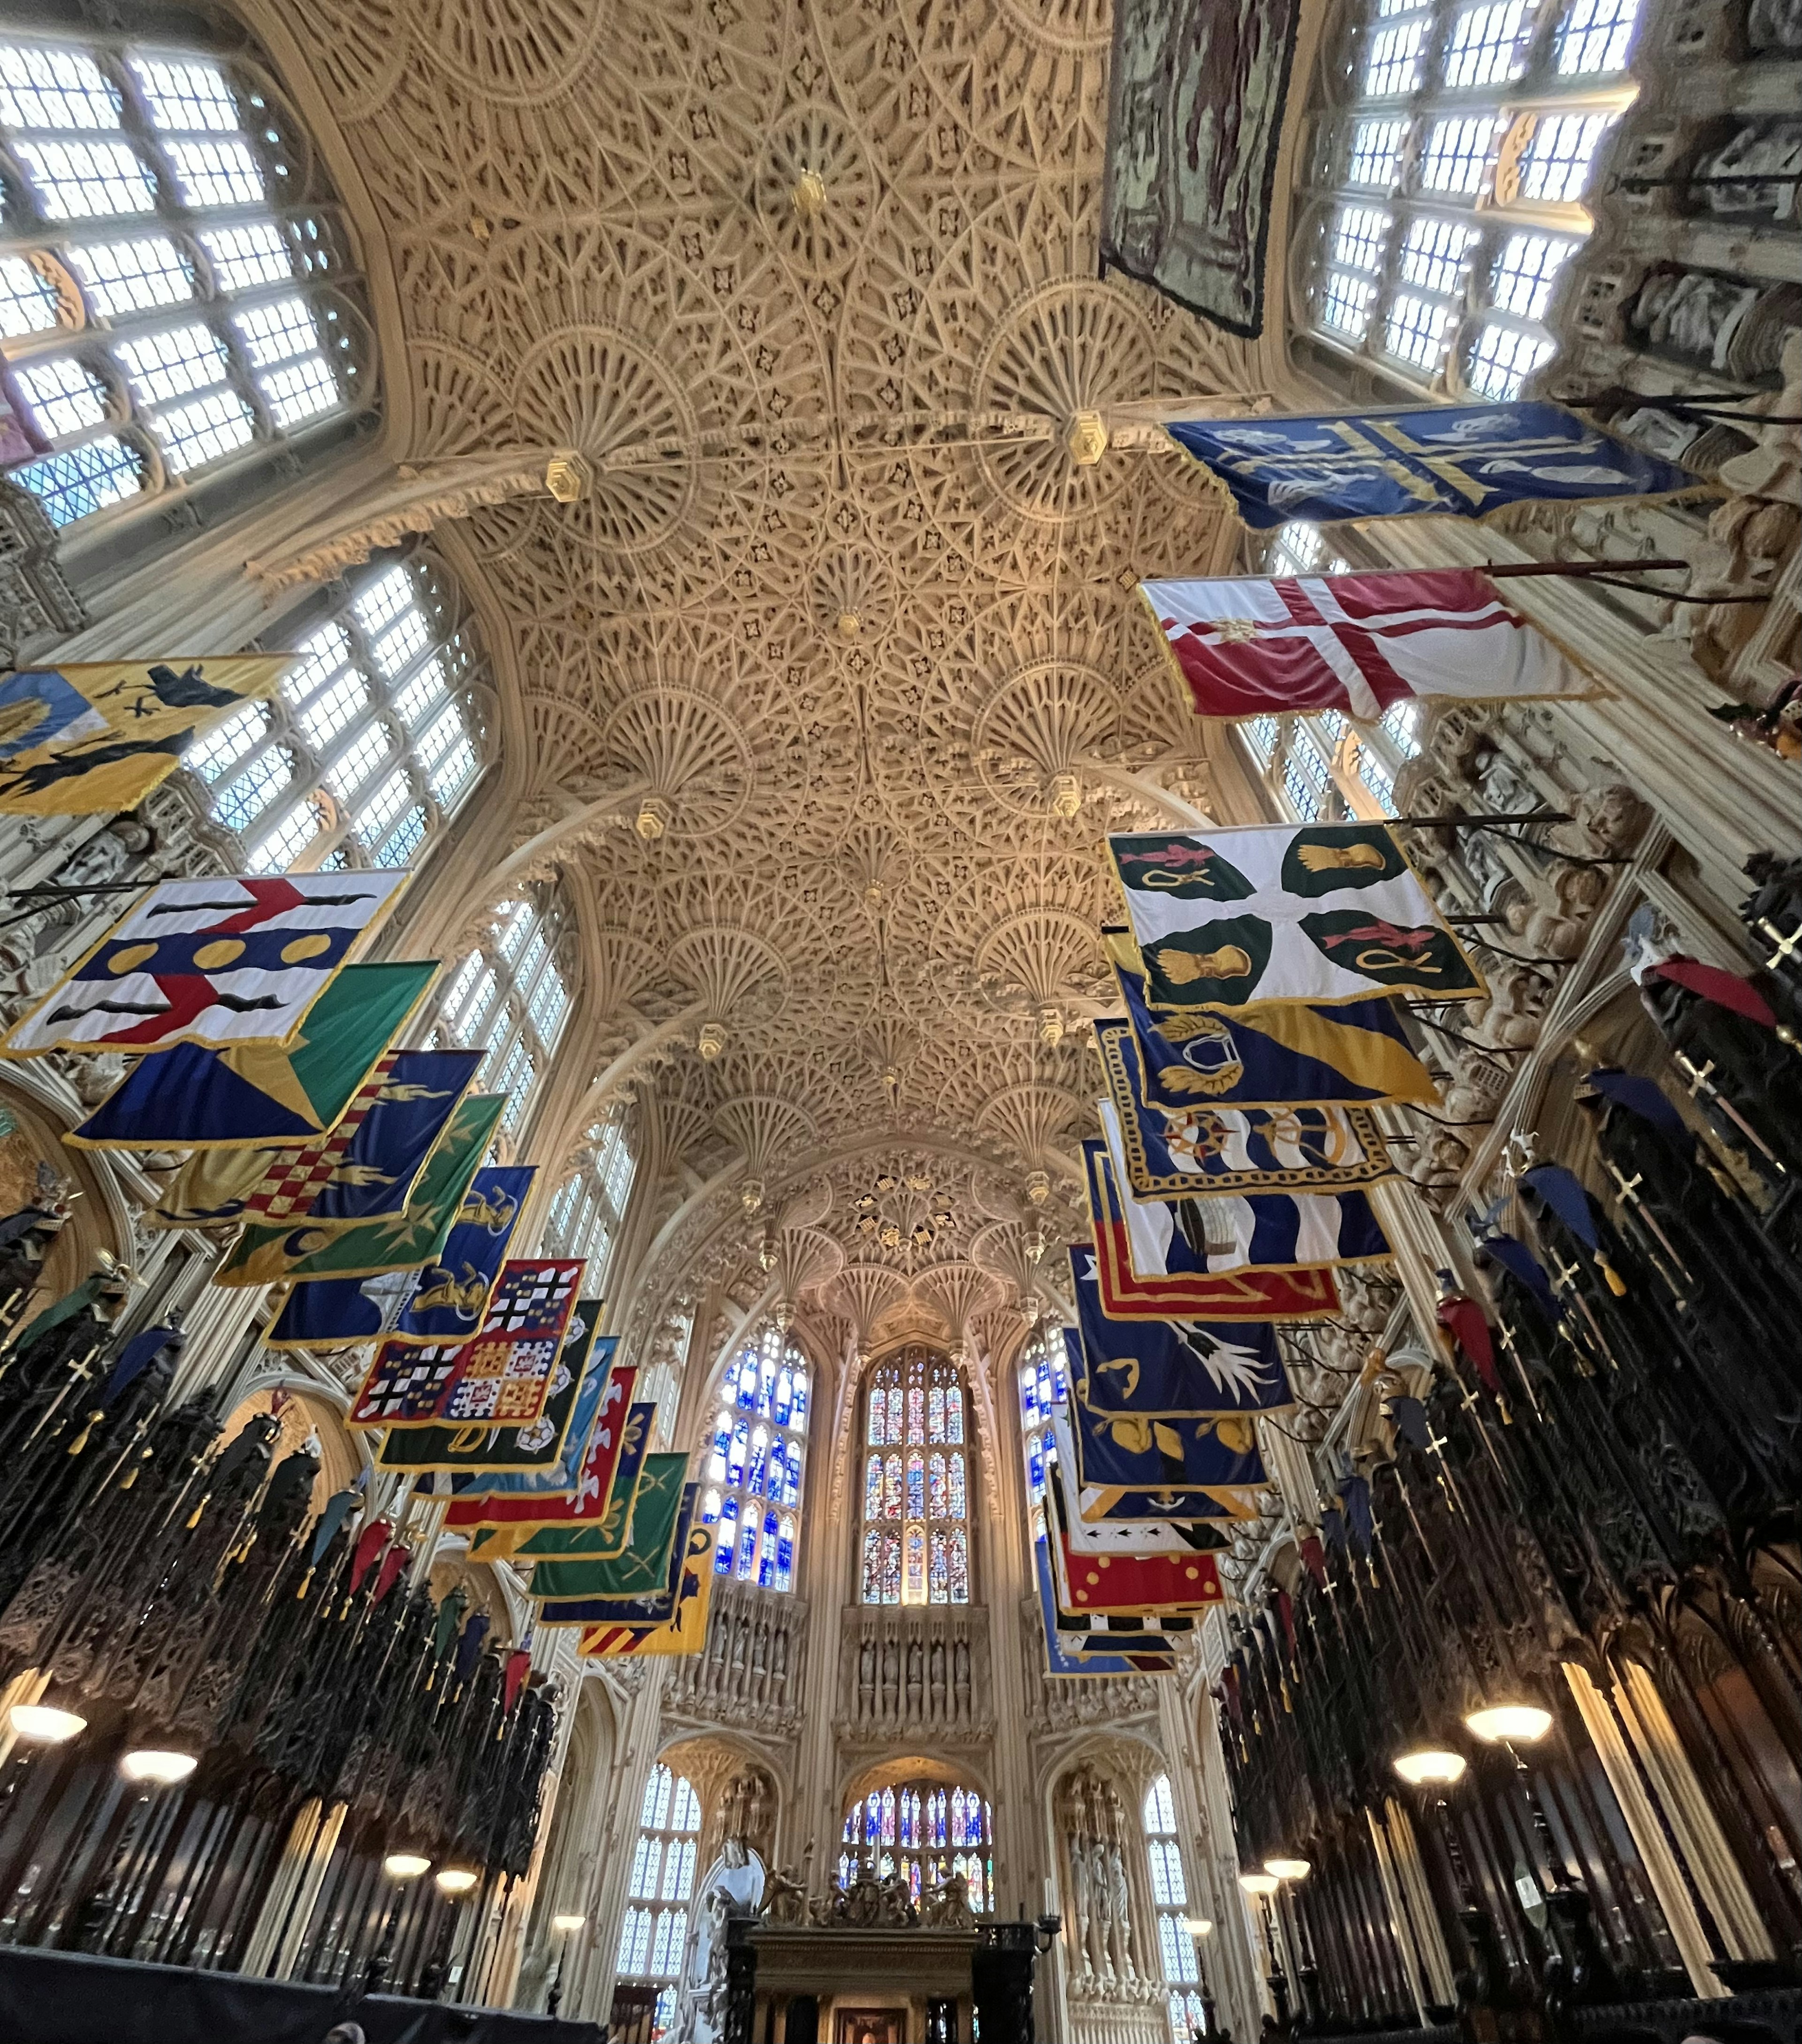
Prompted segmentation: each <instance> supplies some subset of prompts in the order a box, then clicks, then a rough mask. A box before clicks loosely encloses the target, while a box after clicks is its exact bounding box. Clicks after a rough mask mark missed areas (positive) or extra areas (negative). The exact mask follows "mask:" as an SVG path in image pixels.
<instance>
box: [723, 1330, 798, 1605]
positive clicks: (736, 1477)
mask: <svg viewBox="0 0 1802 2044" xmlns="http://www.w3.org/2000/svg"><path fill="white" fill-rule="evenodd" d="M808 1388H809V1387H808V1374H807V1359H806V1358H805V1356H804V1355H802V1354H801V1350H799V1349H798V1348H797V1347H796V1346H795V1345H794V1343H793V1342H792V1341H790V1339H788V1337H787V1336H786V1335H784V1334H783V1332H782V1329H781V1328H780V1327H777V1326H775V1325H774V1324H771V1325H770V1326H769V1327H766V1328H765V1329H764V1330H763V1333H762V1334H761V1335H759V1337H758V1338H757V1339H756V1340H755V1341H753V1342H747V1343H745V1345H744V1347H743V1348H741V1349H740V1350H739V1352H738V1354H736V1356H734V1357H733V1358H732V1361H731V1362H728V1364H727V1365H726V1370H725V1374H724V1376H723V1377H721V1378H720V1402H719V1405H718V1408H717V1410H716V1412H715V1413H714V1415H713V1447H712V1450H711V1451H710V1452H709V1455H708V1458H707V1474H706V1485H705V1489H703V1490H702V1492H701V1518H702V1520H704V1521H705V1523H707V1524H708V1525H709V1526H712V1527H714V1528H715V1529H716V1530H715V1532H714V1535H713V1566H714V1568H715V1569H717V1572H718V1573H720V1575H722V1576H724V1575H733V1576H736V1577H738V1579H739V1581H740V1582H745V1583H755V1584H757V1585H758V1586H759V1588H760V1589H767V1590H789V1589H793V1588H794V1554H795V1533H796V1529H797V1527H799V1526H800V1524H801V1466H802V1462H803V1458H804V1456H805V1452H806V1447H807V1413H808Z"/></svg>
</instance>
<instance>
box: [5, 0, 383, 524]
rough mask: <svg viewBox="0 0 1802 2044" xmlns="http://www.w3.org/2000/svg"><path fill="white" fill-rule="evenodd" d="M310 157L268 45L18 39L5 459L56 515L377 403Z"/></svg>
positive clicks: (344, 264) (259, 451)
mask: <svg viewBox="0 0 1802 2044" xmlns="http://www.w3.org/2000/svg"><path fill="white" fill-rule="evenodd" d="M311 161H312V152H311V151H310V150H309V148H307V147H306V146H305V144H304V142H303V141H302V138H301V137H300V136H299V133H298V129H297V126H296V124H295V122H294V118H293V117H292V115H291V114H290V113H289V111H288V110H287V108H286V104H285V102H284V101H283V100H282V95H281V94H280V93H279V90H277V88H276V86H275V83H274V82H273V80H272V79H271V77H270V76H269V75H268V74H267V72H265V71H263V70H262V69H261V68H260V67H259V66H258V65H256V63H254V62H253V61H252V60H250V59H248V57H242V56H234V57H232V59H230V60H225V59H222V58H216V57H213V56H208V55H206V54H204V53H201V52H194V51H191V50H178V49H169V48H161V47H152V46H150V45H148V44H144V45H138V44H130V45H128V46H126V47H125V48H122V49H121V48H111V47H106V48H102V47H101V46H99V45H98V44H84V43H81V42H76V41H71V40H62V39H52V38H50V37H42V38H40V37H25V36H21V35H18V34H17V33H12V34H8V35H6V37H4V38H3V39H0V469H3V470H4V471H5V473H6V476H7V478H8V479H9V480H10V481H11V482H13V483H16V484H17V485H18V486H21V487H22V488H23V489H25V490H28V491H29V492H30V493H31V494H32V495H33V497H35V498H37V501H38V502H39V503H40V505H42V506H43V508H44V512H45V513H46V514H47V515H48V517H49V519H50V521H51V523H52V524H54V525H57V526H65V525H70V524H75V523H76V522H77V521H79V520H82V519H85V518H90V517H94V516H95V515H97V514H98V513H102V512H104V511H106V510H107V509H109V508H110V507H112V506H114V505H121V504H125V503H129V502H131V501H134V500H136V499H137V498H140V496H142V495H144V494H154V493H156V492H157V491H159V490H163V489H166V488H167V487H168V486H171V485H172V484H175V483H178V482H185V481H186V480H187V479H188V478H191V477H195V476H198V475H202V474H206V473H209V472H210V471H213V470H215V469H217V468H219V467H223V466H225V465H226V464H228V463H232V462H241V461H244V460H247V459H252V458H254V457H256V456H257V455H263V454H267V453H269V452H271V451H274V450H275V449H276V448H279V447H280V446H281V445H282V444H283V443H284V442H286V441H289V440H294V438H296V437H297V436H301V435H303V434H306V433H309V432H313V431H314V430H316V429H317V428H319V427H321V426H322V425H326V424H328V423H329V422H331V421H343V420H344V418H346V417H348V416H349V415H350V414H352V413H355V412H358V411H360V410H363V409H367V408H368V407H369V406H370V405H372V404H373V403H374V401H375V375H374V372H373V365H372V354H371V343H370V339H369V331H368V328H367V324H366V322H365V321H364V318H363V315H362V313H361V312H360V310H359V307H358V305H357V302H356V298H355V290H354V286H355V282H356V271H355V263H354V261H353V259H352V252H351V248H350V245H349V243H348V238H347V237H346V236H345V235H344V232H343V229H341V227H340V225H339V222H338V218H337V213H336V207H335V206H333V205H332V203H331V202H329V200H323V199H322V198H321V196H320V194H317V191H316V190H313V189H311V188H310V178H311V172H310V165H311Z"/></svg>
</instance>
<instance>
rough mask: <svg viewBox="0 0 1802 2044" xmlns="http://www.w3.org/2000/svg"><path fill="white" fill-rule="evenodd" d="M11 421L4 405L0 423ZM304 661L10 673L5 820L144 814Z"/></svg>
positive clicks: (4, 731)
mask: <svg viewBox="0 0 1802 2044" xmlns="http://www.w3.org/2000/svg"><path fill="white" fill-rule="evenodd" d="M6 416H7V414H6V413H5V410H4V406H3V403H0V421H3V420H4V419H5V418H6ZM0 437H3V436H0ZM296 657H297V656H296V655H294V654H292V653H232V654H227V655H222V656H217V657H216V656H214V655H202V657H201V658H199V659H188V658H185V657H182V656H171V658H170V659H167V660H151V661H142V660H103V661H99V662H88V663H76V664H73V665H69V666H65V667H27V668H23V669H21V670H19V671H18V672H17V673H15V674H9V675H7V677H6V679H5V680H4V681H0V813H6V814H8V815H11V816H117V815H118V814H119V813H121V811H123V810H125V809H136V807H137V805H138V804H139V803H140V802H141V801H143V800H144V797H145V796H146V795H148V793H150V792H151V790H152V789H153V788H155V787H156V786H158V785H159V783H160V782H163V781H165V780H167V778H168V777H169V775H170V774H172V773H173V772H174V771H175V768H176V767H178V766H179V764H180V763H181V757H182V755H183V753H184V752H185V751H187V749H188V747H190V745H191V744H192V743H194V740H195V739H197V738H198V737H200V736H202V733H203V732H208V731H210V730H212V729H213V728H214V726H215V725H217V724H223V723H224V722H225V720H226V719H227V718H228V717H236V715H237V713H238V712H239V711H240V710H241V709H243V708H244V705H246V704H247V703H253V702H262V701H267V699H268V698H269V697H271V696H272V695H274V694H275V685H276V683H277V682H279V680H280V679H281V678H282V674H283V673H284V672H285V671H286V669H287V668H289V667H291V666H292V665H293V664H294V660H295V659H296Z"/></svg>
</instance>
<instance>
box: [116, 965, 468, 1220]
mask: <svg viewBox="0 0 1802 2044" xmlns="http://www.w3.org/2000/svg"><path fill="white" fill-rule="evenodd" d="M376 969H377V970H380V968H376ZM355 970H356V968H355V966H347V967H346V968H345V973H346V974H348V973H350V972H352V971H355ZM341 978H344V974H340V979H341ZM321 1005H323V1004H321ZM308 1026H309V1024H303V1025H302V1027H303V1028H306V1027H308ZM161 1055H171V1054H170V1053H167V1052H164V1053H162V1054H161ZM481 1062H482V1052H481V1051H389V1052H388V1053H387V1055H386V1056H385V1057H383V1058H382V1059H381V1061H380V1062H378V1064H377V1066H376V1067H375V1070H374V1071H373V1072H372V1073H371V1074H370V1077H369V1079H368V1081H367V1083H366V1084H364V1085H362V1086H361V1087H359V1089H358V1090H357V1092H356V1094H355V1097H354V1098H353V1099H352V1101H351V1103H350V1105H349V1106H348V1108H346V1109H345V1110H344V1113H343V1115H342V1116H340V1118H339V1120H338V1122H337V1124H336V1127H335V1128H332V1131H331V1132H330V1134H329V1135H325V1136H321V1137H320V1138H319V1139H317V1140H316V1141H314V1142H312V1143H298V1144H295V1145H293V1146H291V1147H288V1146H284V1147H281V1148H266V1147H260V1146H259V1147H256V1148H254V1149H252V1150H249V1151H229V1150H202V1151H196V1152H195V1154H194V1155H193V1156H191V1157H190V1158H189V1159H188V1161H187V1162H186V1163H185V1164H184V1165H183V1166H182V1168H181V1170H180V1171H179V1172H178V1173H177V1174H176V1177H175V1183H174V1184H173V1185H171V1187H170V1188H169V1189H168V1190H167V1192H166V1193H164V1194H163V1197H162V1198H161V1199H160V1200H159V1201H158V1202H157V1204H156V1206H154V1207H152V1208H151V1210H150V1212H149V1214H148V1215H147V1216H146V1218H147V1219H148V1220H150V1221H151V1222H152V1224H153V1225H154V1226H156V1227H159V1228H194V1227H206V1226H213V1227H217V1226H218V1225H219V1224H221V1223H222V1222H226V1221H232V1220H254V1221H257V1222H260V1223H263V1224H275V1225H281V1226H286V1227H293V1226H294V1225H296V1224H298V1223H300V1222H303V1221H304V1222H305V1223H306V1224H309V1226H311V1227H313V1228H328V1229H335V1228H348V1227H349V1226H350V1225H351V1224H352V1223H353V1222H355V1221H359V1220H374V1219H375V1217H376V1216H378V1215H380V1214H388V1213H399V1212H402V1211H403V1210H404V1208H405V1206H406V1203H407V1197H408V1195H409V1193H411V1191H412V1190H413V1184H414V1181H416V1180H417V1178H418V1176H419V1174H420V1172H421V1170H422V1169H423V1168H424V1166H425V1160H426V1158H428V1156H430V1155H431V1154H432V1149H433V1147H434V1146H435V1145H436V1143H437V1141H438V1139H439V1138H440V1136H441V1135H443V1134H444V1130H445V1128H446V1126H447V1124H448V1123H449V1121H450V1119H451V1114H452V1112H454V1111H455V1107H456V1105H457V1102H458V1101H459V1100H461V1099H462V1098H463V1095H464V1093H467V1091H468V1089H469V1086H470V1084H471V1081H472V1080H473V1079H474V1078H475V1069H476V1066H478V1065H479V1064H480V1063H481Z"/></svg>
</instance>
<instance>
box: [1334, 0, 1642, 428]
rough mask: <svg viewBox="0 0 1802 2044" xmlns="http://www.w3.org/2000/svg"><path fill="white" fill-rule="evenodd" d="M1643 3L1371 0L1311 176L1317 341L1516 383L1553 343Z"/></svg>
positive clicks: (1489, 383)
mask: <svg viewBox="0 0 1802 2044" xmlns="http://www.w3.org/2000/svg"><path fill="white" fill-rule="evenodd" d="M1640 6H1641V0H1477V4H1476V5H1474V6H1473V5H1471V4H1470V0H1399V4H1398V0H1366V5H1365V6H1364V7H1363V9H1362V13H1363V16H1364V19H1363V21H1362V25H1361V26H1360V27H1359V29H1358V36H1359V41H1358V48H1357V50H1356V52H1355V55H1354V60H1353V63H1352V66H1351V70H1352V75H1353V77H1354V79H1355V81H1356V83H1355V86H1354V94H1355V96H1354V98H1353V100H1352V101H1351V103H1350V105H1348V106H1347V107H1346V108H1345V109H1344V111H1343V114H1339V115H1338V116H1337V117H1335V118H1334V119H1331V120H1330V121H1327V122H1326V123H1324V124H1323V127H1322V129H1321V139H1320V147H1319V151H1318V153H1317V156H1316V161H1315V163H1314V166H1313V175H1312V179H1311V181H1310V183H1311V190H1310V193H1309V196H1311V197H1312V198H1313V199H1314V200H1315V201H1316V206H1315V213H1314V217H1315V218H1316V221H1317V222H1318V228H1317V239H1316V243H1315V248H1314V264H1315V267H1314V273H1313V279H1312V287H1311V291H1310V294H1309V304H1310V316H1311V317H1312V322H1313V325H1314V326H1315V328H1316V330H1317V331H1318V332H1320V334H1321V335H1322V336H1324V337H1325V338H1326V339H1327V340H1328V341H1329V342H1330V343H1331V344H1332V345H1333V346H1334V347H1335V348H1339V349H1341V350H1343V351H1346V352H1350V353H1351V354H1354V355H1371V356H1375V357H1377V358H1378V359H1381V361H1383V362H1384V363H1386V364H1387V365H1388V366H1389V367H1390V368H1391V369H1392V370H1397V371H1400V373H1401V374H1402V375H1404V377H1406V378H1408V379H1409V380H1411V381H1412V382H1416V383H1418V384H1419V385H1420V386H1422V387H1424V388H1425V389H1428V390H1435V391H1438V392H1442V393H1443V394H1445V395H1447V396H1449V397H1454V398H1455V397H1461V396H1464V395H1466V394H1472V395H1474V396H1477V397H1478V398H1494V399H1506V398H1513V397H1515V396H1516V395H1518V394H1519V393H1520V390H1521V388H1522V386H1523V384H1524V383H1525V382H1526V381H1527V378H1529V377H1530V376H1532V375H1534V374H1535V372H1537V371H1539V369H1541V368H1542V367H1543V366H1544V364H1545V363H1546V361H1548V360H1549V359H1550V356H1551V354H1552V352H1553V348H1554V340H1553V338H1552V336H1551V333H1550V330H1549V328H1547V326H1546V324H1545V322H1546V317H1547V314H1548V312H1549V309H1550V303H1551V300H1552V297H1553V294H1554V290H1555V287H1556V285H1557V282H1558V276H1559V274H1560V272H1561V271H1562V270H1563V268H1564V267H1565V265H1566V263H1567V262H1568V261H1569V260H1570V256H1571V255H1572V254H1573V252H1575V251H1576V249H1577V248H1579V247H1580V246H1581V241H1582V237H1583V236H1585V235H1586V234H1588V232H1589V229H1590V225H1591V221H1590V217H1589V213H1588V212H1587V211H1586V210H1585V206H1584V204H1583V201H1584V199H1585V194H1587V192H1588V191H1589V188H1590V186H1591V183H1592V182H1593V178H1594V175H1595V172H1596V163H1597V161H1598V159H1599V158H1600V155H1601V153H1602V152H1603V151H1604V148H1606V145H1607V139H1608V132H1609V130H1610V129H1611V128H1612V125H1613V123H1614V122H1615V121H1616V119H1617V118H1618V117H1619V112H1620V109H1621V106H1622V103H1623V102H1622V96H1621V94H1620V93H1619V90H1618V81H1619V76H1620V74H1621V72H1622V71H1623V69H1624V67H1625V66H1626V63H1627V57H1628V55H1629V52H1630V51H1631V45H1632V41H1633V36H1634V31H1635V27H1636V25H1637V21H1638V17H1639V11H1640ZM1548 32H1549V33H1548ZM1549 102H1553V103H1549ZM1546 229H1557V230H1558V231H1557V232H1546V231H1544V230H1546ZM1528 244H1531V246H1530V247H1529V246H1528Z"/></svg>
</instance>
